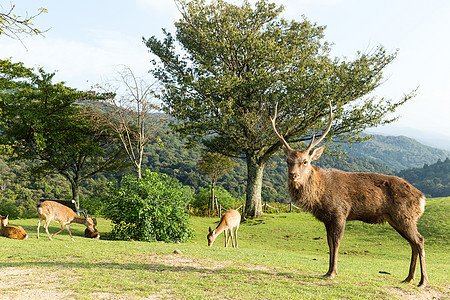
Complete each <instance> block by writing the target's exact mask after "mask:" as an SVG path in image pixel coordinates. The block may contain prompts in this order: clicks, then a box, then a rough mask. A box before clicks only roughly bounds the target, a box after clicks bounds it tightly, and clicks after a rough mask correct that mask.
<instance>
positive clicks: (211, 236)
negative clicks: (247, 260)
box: [207, 209, 241, 248]
mask: <svg viewBox="0 0 450 300" xmlns="http://www.w3.org/2000/svg"><path fill="white" fill-rule="evenodd" d="M240 223H241V214H240V213H239V212H238V211H237V210H234V209H230V210H228V211H226V212H225V213H224V214H223V215H222V217H221V218H220V222H219V225H217V227H216V229H214V230H211V227H209V233H208V236H207V238H208V246H212V244H213V243H214V241H215V240H216V237H218V236H219V234H221V233H222V231H223V232H224V234H225V247H228V243H229V242H230V237H231V245H232V246H233V248H237V247H238V242H237V231H238V229H239V224H240ZM233 231H234V243H233ZM228 233H229V234H230V235H228Z"/></svg>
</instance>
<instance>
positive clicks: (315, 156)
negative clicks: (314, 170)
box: [309, 145, 325, 161]
mask: <svg viewBox="0 0 450 300" xmlns="http://www.w3.org/2000/svg"><path fill="white" fill-rule="evenodd" d="M324 149H325V146H324V145H322V146H320V147H317V148H316V149H313V150H311V151H310V152H309V156H310V157H311V161H313V160H317V159H319V158H320V156H321V155H322V153H323V150H324Z"/></svg>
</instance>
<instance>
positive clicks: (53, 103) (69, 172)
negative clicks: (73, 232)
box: [0, 60, 123, 202]
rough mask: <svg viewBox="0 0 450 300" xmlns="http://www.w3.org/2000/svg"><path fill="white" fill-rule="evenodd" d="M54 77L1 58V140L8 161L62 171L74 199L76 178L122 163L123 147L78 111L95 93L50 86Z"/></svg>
mask: <svg viewBox="0 0 450 300" xmlns="http://www.w3.org/2000/svg"><path fill="white" fill-rule="evenodd" d="M54 75H55V74H54V73H46V72H45V71H44V70H42V69H39V70H38V71H37V72H36V71H35V70H33V69H29V68H26V67H25V66H23V64H21V63H12V62H11V61H9V60H0V116H1V119H2V121H3V123H2V124H0V138H1V139H2V142H3V143H4V144H6V145H7V146H8V147H9V148H8V149H9V150H10V153H9V154H10V156H11V158H12V159H21V160H30V161H33V164H32V167H31V168H30V171H31V173H32V174H33V175H35V176H45V175H48V174H52V173H59V174H61V175H63V176H64V177H65V178H66V179H67V180H68V181H69V182H70V184H71V186H72V193H73V199H75V200H76V201H77V202H78V200H79V199H78V198H79V196H78V188H79V184H80V182H81V181H82V180H84V179H86V178H89V177H91V176H93V175H94V174H96V173H98V172H102V171H106V170H111V169H116V168H117V167H120V166H121V165H122V161H123V160H122V158H123V156H122V154H123V150H122V148H121V147H118V146H117V144H116V143H115V142H114V139H113V136H112V135H111V133H110V132H109V131H108V128H94V127H92V126H91V124H90V122H89V119H88V118H86V117H85V115H86V114H85V113H82V111H83V110H84V109H89V106H86V105H83V101H82V100H83V99H92V97H95V95H94V94H92V93H86V92H81V91H77V90H75V89H72V88H69V87H66V86H64V85H63V84H62V83H56V84H53V83H52V78H53V76H54Z"/></svg>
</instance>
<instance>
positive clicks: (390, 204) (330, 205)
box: [272, 103, 428, 286]
mask: <svg viewBox="0 0 450 300" xmlns="http://www.w3.org/2000/svg"><path fill="white" fill-rule="evenodd" d="M330 110H331V103H330ZM332 118H333V115H332V113H330V122H329V125H328V128H327V129H326V131H325V132H324V133H323V134H322V136H321V138H320V139H319V140H317V141H316V142H314V138H313V140H312V141H311V143H310V145H309V146H308V148H307V149H306V150H294V149H292V148H290V147H289V145H288V144H287V142H286V141H285V140H284V138H283V137H282V136H281V135H280V134H279V133H278V132H277V130H276V128H275V119H276V111H275V117H274V118H273V119H272V126H273V129H274V131H275V134H276V135H277V136H278V138H279V139H280V141H281V142H282V143H283V150H284V153H285V155H286V157H287V165H288V191H289V194H290V196H291V197H292V199H293V200H294V201H295V202H296V203H297V204H298V205H300V206H301V207H302V209H303V210H305V211H307V212H310V213H312V214H313V215H314V216H315V217H316V218H317V219H318V220H320V221H322V222H323V223H324V224H325V228H326V231H327V240H328V246H329V248H330V262H329V268H328V272H327V273H326V274H325V276H326V277H330V278H334V277H335V276H336V274H337V253H338V249H339V244H340V241H341V238H342V236H343V234H344V228H345V223H346V221H350V220H360V221H363V222H366V223H383V222H388V223H389V224H390V225H391V226H392V227H393V228H394V229H395V230H396V231H397V232H398V233H400V235H401V236H402V237H403V238H405V239H406V240H407V241H408V242H409V244H410V245H411V249H412V255H411V263H410V268H409V273H408V276H407V277H406V279H405V280H404V281H405V282H410V281H411V280H413V279H414V273H415V269H416V264H417V258H419V261H420V267H421V279H420V283H419V286H425V285H426V284H427V282H428V276H427V273H426V267H425V251H424V239H423V237H422V236H421V235H420V234H419V232H418V231H417V220H418V219H419V217H420V216H421V215H422V214H423V212H424V210H425V197H424V195H423V194H422V193H421V192H420V191H419V190H417V189H416V188H415V187H413V186H412V185H411V184H409V183H408V182H407V181H406V180H404V179H402V178H399V177H395V176H388V175H382V174H375V173H352V172H343V171H339V170H324V169H321V168H319V167H316V166H313V165H311V162H312V161H314V160H317V159H319V158H320V156H321V155H322V152H323V150H324V146H320V147H318V148H315V149H314V147H315V146H316V145H317V144H318V143H319V142H320V141H321V140H322V139H323V138H324V136H325V135H326V134H327V133H328V131H329V130H330V128H331V121H332Z"/></svg>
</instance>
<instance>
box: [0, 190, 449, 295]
mask: <svg viewBox="0 0 450 300" xmlns="http://www.w3.org/2000/svg"><path fill="white" fill-rule="evenodd" d="M449 206H450V198H440V199H430V200H428V203H427V209H426V213H425V215H424V216H423V217H422V218H421V220H420V222H419V225H418V227H419V231H420V232H421V233H422V235H424V237H425V241H426V242H425V250H426V260H427V269H428V275H429V278H430V287H428V288H426V289H424V290H421V289H418V288H416V287H415V284H417V283H418V279H419V278H416V280H415V281H414V285H413V284H400V281H401V280H403V279H404V278H405V277H406V275H407V273H408V268H409V260H410V255H411V250H410V246H409V244H408V243H407V242H406V241H405V240H404V239H403V238H401V237H400V236H399V235H398V234H397V233H396V232H395V231H394V230H393V229H392V228H390V226H389V225H386V224H385V225H378V226H377V225H368V224H363V223H361V222H349V223H347V227H346V231H345V234H344V238H343V241H342V244H341V248H340V251H339V257H338V260H339V262H338V272H339V274H338V276H337V277H336V279H334V280H326V279H323V278H322V277H321V275H322V274H324V273H325V272H326V271H327V268H328V246H327V242H326V233H325V229H324V226H323V224H322V223H320V222H318V221H317V220H315V219H314V218H313V217H311V215H309V214H306V213H292V214H289V213H283V214H270V215H264V216H263V217H261V218H258V219H255V220H248V221H247V222H245V223H243V224H241V227H240V229H239V232H238V238H239V249H233V248H227V249H225V248H224V237H223V236H219V237H218V238H217V240H216V242H215V244H214V246H213V247H207V242H206V234H207V232H208V227H209V226H211V227H215V226H216V225H217V220H218V218H199V217H192V218H191V223H192V228H193V229H194V232H195V237H194V239H193V240H192V241H191V242H189V243H186V244H166V243H160V242H155V243H145V242H137V241H111V240H107V239H103V240H90V239H85V238H84V237H83V233H84V229H85V227H84V226H82V225H78V224H73V225H72V226H71V228H72V233H73V235H74V238H75V242H71V241H70V238H69V236H68V234H67V232H66V231H64V232H63V233H61V234H60V235H58V236H56V237H55V238H54V241H50V240H48V238H47V236H46V234H45V232H44V230H43V228H41V233H40V236H41V237H40V239H39V240H38V239H36V225H37V219H29V220H11V221H10V223H11V224H13V225H21V226H23V227H24V228H25V230H26V231H27V233H28V234H29V236H30V238H29V239H28V240H25V241H18V240H11V239H7V238H4V237H0V242H1V245H2V246H1V247H0V262H1V264H2V267H3V269H2V270H3V272H6V271H5V270H8V269H9V270H16V269H18V270H23V274H21V279H20V282H25V283H22V284H21V285H20V289H27V288H28V289H37V288H38V289H46V290H49V291H50V290H51V291H53V292H55V291H56V292H61V293H62V292H64V293H66V294H64V295H65V296H67V295H69V296H71V297H77V298H80V299H94V298H98V297H99V295H106V297H108V296H109V297H113V296H118V297H125V298H140V297H149V296H151V297H161V298H189V299H197V298H198V299H209V298H220V299H223V298H225V299H255V298H261V299H367V298H371V299H392V298H395V297H398V294H395V293H394V291H395V292H397V293H400V295H402V294H404V295H407V294H409V293H410V294H411V295H416V296H417V297H420V295H422V293H429V292H430V291H431V292H434V293H441V294H438V296H442V295H447V297H449V294H448V293H449V288H450V287H449V282H450V276H449V273H450V272H449V271H450V262H449V261H450V255H449V253H448V250H449V247H448V246H449V244H448V243H449V242H448V238H447V237H448V234H449V228H450V221H449V217H448V211H449V208H450V207H449ZM97 229H98V230H99V231H100V232H101V233H102V234H103V236H104V237H107V233H108V232H109V231H110V223H109V221H108V220H104V219H99V220H98V226H97ZM58 230H59V224H57V223H52V224H51V226H50V232H51V233H54V232H56V231H58ZM175 249H178V250H180V251H181V252H182V253H183V254H182V255H177V254H174V253H173V251H174V250H175ZM380 271H381V272H383V273H380ZM386 273H389V274H386ZM4 274H8V273H4ZM416 274H417V277H420V274H419V272H418V270H417V272H416ZM18 276H19V275H14V276H13V275H11V276H6V277H5V276H4V278H3V279H2V280H3V282H4V283H5V282H14V281H15V280H17V278H18ZM20 289H19V288H18V287H16V290H17V291H19V290H20ZM8 291H9V290H8V286H7V285H6V284H4V285H0V294H2V293H6V292H8ZM445 293H447V294H445Z"/></svg>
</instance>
